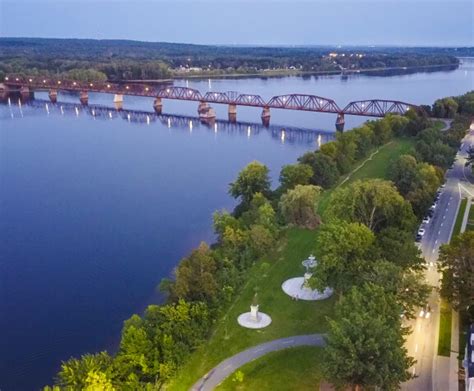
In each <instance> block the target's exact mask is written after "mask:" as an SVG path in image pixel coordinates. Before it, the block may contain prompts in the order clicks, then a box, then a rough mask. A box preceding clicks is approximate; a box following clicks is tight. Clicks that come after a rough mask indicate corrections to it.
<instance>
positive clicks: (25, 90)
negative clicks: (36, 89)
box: [20, 86, 30, 100]
mask: <svg viewBox="0 0 474 391" xmlns="http://www.w3.org/2000/svg"><path fill="white" fill-rule="evenodd" d="M20 95H21V99H24V100H26V99H29V97H30V89H29V88H28V87H26V86H23V87H21V88H20Z"/></svg>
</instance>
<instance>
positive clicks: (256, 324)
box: [237, 312, 272, 329]
mask: <svg viewBox="0 0 474 391" xmlns="http://www.w3.org/2000/svg"><path fill="white" fill-rule="evenodd" d="M237 322H238V323H239V324H240V325H241V326H242V327H245V328H247V329H263V328H264V327H267V326H268V325H270V323H272V318H270V316H268V315H267V314H265V313H263V312H259V313H258V318H257V320H255V318H254V317H253V316H252V313H251V312H245V313H243V314H241V315H239V317H238V318H237Z"/></svg>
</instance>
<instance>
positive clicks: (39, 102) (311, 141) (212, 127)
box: [6, 97, 334, 148]
mask: <svg viewBox="0 0 474 391" xmlns="http://www.w3.org/2000/svg"><path fill="white" fill-rule="evenodd" d="M13 100H15V99H14V98H13ZM16 102H17V103H16V104H13V103H12V97H9V98H8V99H7V101H6V103H7V104H8V105H9V107H10V117H11V118H15V117H23V115H24V114H23V110H22V106H23V105H26V106H27V107H29V108H32V109H34V110H35V111H37V112H44V113H45V114H46V115H50V114H57V115H62V116H76V117H79V116H82V115H86V116H91V117H93V118H94V119H97V120H103V121H111V120H124V121H127V122H129V123H133V124H139V125H152V124H153V123H156V122H159V123H161V124H162V125H164V126H165V127H167V128H168V129H170V128H174V129H180V130H186V131H187V132H189V133H192V132H193V131H194V130H200V131H211V132H214V133H216V134H217V133H219V132H225V133H228V134H231V135H240V136H244V137H247V138H251V137H253V136H258V135H259V134H260V133H261V132H268V133H269V134H270V135H271V137H272V139H274V140H275V141H278V142H280V143H282V144H283V143H290V144H300V145H308V146H312V147H314V148H319V147H320V146H321V144H323V143H326V142H328V141H331V140H332V139H333V138H334V132H330V131H325V130H313V129H307V128H296V127H289V126H284V127H283V126H279V125H268V126H264V125H261V124H257V123H250V122H242V121H239V122H231V121H225V120H219V119H216V120H213V121H211V122H208V121H202V120H200V119H199V117H195V116H186V115H175V114H156V113H153V112H148V111H141V110H124V109H121V110H117V109H113V108H111V107H107V106H102V105H81V104H74V103H67V102H57V103H51V102H50V101H47V100H43V99H31V100H27V101H24V102H23V103H22V101H21V99H16ZM15 107H17V108H18V110H14V109H15Z"/></svg>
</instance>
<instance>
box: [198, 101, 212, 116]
mask: <svg viewBox="0 0 474 391" xmlns="http://www.w3.org/2000/svg"><path fill="white" fill-rule="evenodd" d="M208 110H209V105H208V103H207V102H204V101H200V102H199V106H198V114H201V113H204V112H207V111H208Z"/></svg>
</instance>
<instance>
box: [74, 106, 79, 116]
mask: <svg viewBox="0 0 474 391" xmlns="http://www.w3.org/2000/svg"><path fill="white" fill-rule="evenodd" d="M74 110H75V111H76V117H79V109H78V108H77V107H74Z"/></svg>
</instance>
